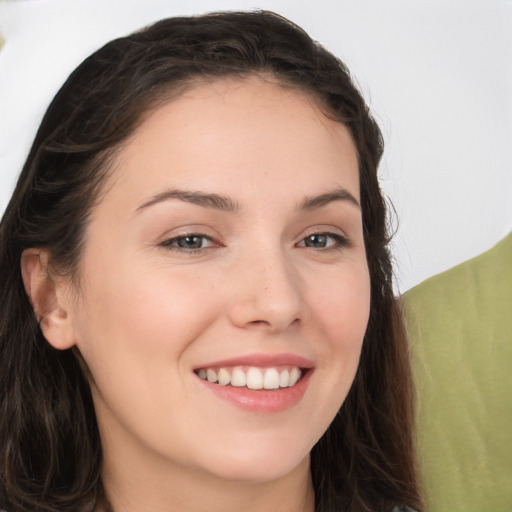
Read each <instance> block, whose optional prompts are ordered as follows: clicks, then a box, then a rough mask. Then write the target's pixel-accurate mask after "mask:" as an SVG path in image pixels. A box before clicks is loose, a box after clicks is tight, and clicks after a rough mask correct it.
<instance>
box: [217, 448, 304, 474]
mask: <svg viewBox="0 0 512 512" xmlns="http://www.w3.org/2000/svg"><path fill="white" fill-rule="evenodd" d="M286 448H287V447H283V446H281V447H280V448H276V449H261V448H260V449H258V448H255V449H252V450H251V449H245V450H242V451H235V450H232V451H231V453H229V454H226V453H224V454H223V456H222V457H219V459H218V460H217V462H218V463H217V464H215V467H212V468H210V472H211V473H212V474H215V475H216V476H217V477H219V478H222V479H224V480H231V481H236V482H247V483H262V482H270V481H274V480H279V479H281V478H284V477H285V476H286V475H288V474H290V473H293V472H295V471H296V470H299V468H309V451H308V452H306V454H304V452H300V453H298V451H297V449H295V450H293V451H290V450H286Z"/></svg>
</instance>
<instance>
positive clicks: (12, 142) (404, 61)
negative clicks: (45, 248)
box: [0, 0, 512, 291]
mask: <svg viewBox="0 0 512 512" xmlns="http://www.w3.org/2000/svg"><path fill="white" fill-rule="evenodd" d="M255 7H259V8H266V9H271V10H274V11H277V12H279V13H281V14H283V15H285V16H287V17H289V18H291V19H292V20H293V21H295V22H297V23H298V24H299V25H301V26H303V27H304V28H305V29H306V30H307V31H308V32H310V34H311V35H312V36H313V37H315V38H316V39H318V40H319V41H321V42H322V43H323V44H324V45H325V46H327V47H328V48H329V49H330V50H331V51H333V52H334V53H336V54H337V55H338V56H340V57H341V58H342V59H343V60H344V61H345V62H346V63H347V64H348V66H349V67H350V69H351V70H352V71H353V74H354V75H355V77H356V78H357V81H358V83H359V85H360V87H361V89H362V91H363V93H364V95H365V96H366V98H367V100H368V101H369V103H370V105H371V107H372V109H373V111H374V113H375V115H376V117H377V119H378V121H379V122H380V125H381V127H382V129H383V131H384V135H385V140H386V148H387V149H386V153H385V157H384V161H383V164H382V166H381V174H382V185H383V188H384V190H385V192H386V193H387V194H388V195H389V197H390V198H391V200H392V202H393V204H394V206H395V208H396V210H397V213H398V217H399V229H398V232H397V235H396V237H395V241H394V245H393V250H394V254H395V257H396V260H397V276H398V281H399V288H400V290H402V291H405V290H406V289H408V288H409V287H411V286H413V285H415V284H417V283H418V282H420V281H422V280H423V279H425V278H426V277H428V276H430V275H433V274H435V273H438V272H440V271H442V270H445V269H447V268H449V267H451V266H453V265H455V264H457V263H459V262H461V261H463V260H465V259H468V258H470V257H472V256H474V255H477V254H479V253H480V252H482V251H484V250H486V249H488V248H489V247H491V246H492V245H494V243H496V242H497V241H498V240H499V239H500V238H502V237H503V236H504V235H505V234H506V233H507V232H509V231H510V229H511V227H512V199H511V198H512V168H511V162H512V65H511V63H512V30H510V27H512V2H510V1H506V0H481V1H479V0H452V1H449V0H439V1H436V0H425V1H417V0H403V1H398V0H380V1H374V2H369V1H364V0H353V1H347V0H337V1H336V0H315V1H314V2H313V1H305V0H302V1H300V0H266V1H264V0H231V1H228V0H203V1H199V0H189V1H187V2H185V1H183V0H138V1H134V0H131V1H129V0H25V1H21V0H18V1H7V2H5V1H4V2H0V33H2V34H3V38H4V40H5V45H4V48H3V49H2V51H1V52H0V212H1V211H3V209H4V208H5V206H6V205H7V202H8V199H9V196H10V194H11V192H12V189H13V187H14V183H15V180H16V177H17V174H18V173H19V171H20V169H21V166H22V164H23V161H24V158H25V156H26V154H27V152H28V148H29V145H30V143H31V140H32V138H33V136H34V134H35V131H36V129H37V126H38V123H39V121H40V119H41V117H42V115H43V113H44V110H45V108H46V106H47V105H48V103H49V102H50V100H51V98H52V97H53V95H54V94H55V92H56V91H57V89H58V87H59V86H60V85H61V84H62V82H63V81H64V80H65V78H66V77H67V75H68V74H69V73H70V72H71V71H72V70H73V68H74V67H75V66H76V65H78V64H79V63H80V61H81V60H82V59H83V58H85V57H86V56H87V55H88V54H89V53H91V52H92V51H93V50H95V49H96V48H97V47H99V46H100V45H102V44H103V43H104V42H106V41H107V40H109V39H112V38H113V37H116V36H119V35H123V34H126V33H127V32H130V31H132V30H134V29H136V28H139V27H140V26H143V25H145V24H147V23H149V22H151V21H153V20H155V19H158V18H161V17H166V16H171V15H174V14H182V13H197V12H204V11H211V10H219V9H251V8H255Z"/></svg>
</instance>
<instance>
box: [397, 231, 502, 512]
mask: <svg viewBox="0 0 512 512" xmlns="http://www.w3.org/2000/svg"><path fill="white" fill-rule="evenodd" d="M403 303H404V311H405V314H406V323H407V330H408V333H409V337H410V341H411V348H412V355H413V369H414V373H415V380H416V385H417V391H418V414H417V421H418V442H419V455H420V462H421V466H422V474H423V486H424V491H425V495H426V502H427V511H429V512H454V511H465V512H491V511H492V512H501V511H503V512H505V511H507V512H508V511H511V510H512V233H511V234H509V235H508V236H507V237H506V238H505V239H504V240H502V241H501V242H500V243H499V244H498V245H496V246H495V247H493V248H492V249H491V250H490V251H488V252H486V253H484V254H482V255H480V256H478V257H476V258H474V259H472V260H470V261H467V262H465V263H462V264H461V265H458V266H456V267H454V268H452V269H451V270H448V271H447V272H444V273H442V274H439V275H437V276H434V277H432V278H430V279H428V280H426V281H425V282H423V283H421V284H420V285H418V286H417V287H415V288H413V289H412V290H410V291H409V292H408V293H407V294H405V296H404V299H403Z"/></svg>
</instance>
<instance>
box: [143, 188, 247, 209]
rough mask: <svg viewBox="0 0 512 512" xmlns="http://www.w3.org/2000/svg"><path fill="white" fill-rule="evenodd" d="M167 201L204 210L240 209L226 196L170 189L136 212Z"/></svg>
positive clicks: (147, 202)
mask: <svg viewBox="0 0 512 512" xmlns="http://www.w3.org/2000/svg"><path fill="white" fill-rule="evenodd" d="M169 199H178V200H179V201H184V202H186V203H192V204H196V205H198V206H203V207H204V208H213V209H214V210H221V211H225V212H233V213H237V212H239V211H240V209H241V208H240V205H239V204H238V203H237V202H236V201H233V200H232V199H231V198H229V197H226V196H221V195H218V194H208V193H205V192H196V191H192V190H176V189H171V190H165V191H163V192H160V193H159V194H156V195H155V196H153V197H151V198H150V199H148V200H147V201H145V202H144V203H142V204H141V205H140V206H139V207H138V208H137V210H136V211H137V212H139V211H141V210H144V209H145V208H148V207H150V206H153V205H154V204H157V203H161V202H163V201H168V200H169Z"/></svg>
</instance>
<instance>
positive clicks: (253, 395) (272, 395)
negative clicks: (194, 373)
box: [198, 369, 313, 414]
mask: <svg viewBox="0 0 512 512" xmlns="http://www.w3.org/2000/svg"><path fill="white" fill-rule="evenodd" d="M312 374H313V370H312V369H309V370H308V371H307V372H306V374H305V375H303V377H302V378H301V379H300V380H299V381H298V382H297V384H295V385H294V386H292V387H289V388H279V389H273V390H266V389H257V390H254V389H248V388H245V387H243V388H238V387H235V386H221V385H220V384H213V383H211V382H208V381H207V380H202V379H200V378H199V377H198V380H199V381H200V382H201V383H202V384H203V386H205V387H206V389H208V391H210V392H212V393H213V394H214V395H215V396H217V397H218V398H220V399H221V400H225V401H226V402H229V403H231V404H232V405H234V406H236V407H238V408H239V409H242V410H244V411H249V412H255V413H262V414H272V413H278V412H282V411H285V410H287V409H290V408H291V407H293V406H294V405H296V404H297V403H299V402H300V400H301V399H302V397H303V396H304V394H305V393H306V389H307V387H308V384H309V381H310V379H311V375H312Z"/></svg>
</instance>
